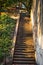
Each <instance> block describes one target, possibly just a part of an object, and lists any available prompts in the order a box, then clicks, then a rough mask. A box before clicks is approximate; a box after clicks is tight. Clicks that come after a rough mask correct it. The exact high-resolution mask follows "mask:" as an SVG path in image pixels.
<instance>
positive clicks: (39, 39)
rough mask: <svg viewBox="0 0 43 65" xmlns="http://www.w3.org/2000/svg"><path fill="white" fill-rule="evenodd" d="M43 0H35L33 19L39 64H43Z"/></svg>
mask: <svg viewBox="0 0 43 65" xmlns="http://www.w3.org/2000/svg"><path fill="white" fill-rule="evenodd" d="M42 8H43V6H42V0H33V5H32V9H31V21H32V25H33V39H34V47H35V58H36V62H37V63H38V65H43V19H42V18H43V13H42Z"/></svg>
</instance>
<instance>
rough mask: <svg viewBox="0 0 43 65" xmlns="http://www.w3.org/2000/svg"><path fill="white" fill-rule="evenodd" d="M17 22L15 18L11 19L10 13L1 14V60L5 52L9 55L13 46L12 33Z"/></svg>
mask: <svg viewBox="0 0 43 65" xmlns="http://www.w3.org/2000/svg"><path fill="white" fill-rule="evenodd" d="M15 24H16V22H15V20H13V19H11V18H10V17H9V16H8V15H6V14H3V15H1V16H0V62H1V60H2V59H3V58H4V55H5V54H6V55H9V52H10V50H11V48H12V38H11V34H12V31H13V29H14V27H15Z"/></svg>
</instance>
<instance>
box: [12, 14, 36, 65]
mask: <svg viewBox="0 0 43 65" xmlns="http://www.w3.org/2000/svg"><path fill="white" fill-rule="evenodd" d="M24 18H25V14H21V17H20V24H19V30H18V34H17V40H16V44H15V50H14V55H13V62H12V65H36V62H35V50H34V42H33V34H32V23H31V21H30V20H29V21H26V20H25V19H24Z"/></svg>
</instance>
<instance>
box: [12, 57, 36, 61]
mask: <svg viewBox="0 0 43 65" xmlns="http://www.w3.org/2000/svg"><path fill="white" fill-rule="evenodd" d="M13 60H26V61H27V60H28V61H30V60H34V61H35V58H13Z"/></svg>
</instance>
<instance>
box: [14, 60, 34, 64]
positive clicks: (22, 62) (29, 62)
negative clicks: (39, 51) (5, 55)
mask: <svg viewBox="0 0 43 65" xmlns="http://www.w3.org/2000/svg"><path fill="white" fill-rule="evenodd" d="M13 63H21V64H33V63H35V61H13Z"/></svg>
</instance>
